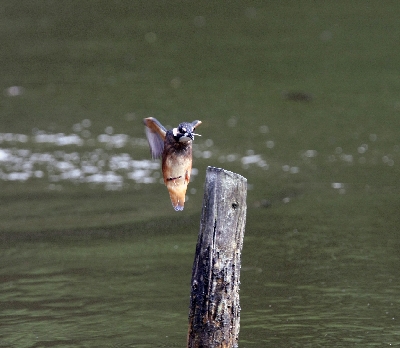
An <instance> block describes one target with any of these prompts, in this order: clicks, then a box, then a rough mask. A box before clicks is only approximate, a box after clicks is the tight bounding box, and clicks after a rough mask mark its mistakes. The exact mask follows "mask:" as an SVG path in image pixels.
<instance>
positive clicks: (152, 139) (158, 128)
mask: <svg viewBox="0 0 400 348" xmlns="http://www.w3.org/2000/svg"><path fill="white" fill-rule="evenodd" d="M143 123H144V124H145V126H146V128H145V129H146V136H147V140H148V142H149V145H150V151H151V156H152V157H153V158H158V157H160V156H161V155H162V153H163V150H164V139H165V134H166V133H167V130H166V129H165V127H164V126H163V125H162V124H161V123H160V122H158V121H157V120H156V119H155V118H154V117H147V118H145V119H143Z"/></svg>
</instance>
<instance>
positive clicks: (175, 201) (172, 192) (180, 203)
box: [167, 183, 187, 211]
mask: <svg viewBox="0 0 400 348" xmlns="http://www.w3.org/2000/svg"><path fill="white" fill-rule="evenodd" d="M167 188H168V192H169V196H170V198H171V203H172V206H173V207H174V209H175V210H176V211H181V210H183V207H184V205H185V196H186V189H187V183H184V184H181V185H174V184H172V185H167Z"/></svg>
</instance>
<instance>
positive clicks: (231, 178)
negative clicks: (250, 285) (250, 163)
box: [187, 167, 247, 348]
mask: <svg viewBox="0 0 400 348" xmlns="http://www.w3.org/2000/svg"><path fill="white" fill-rule="evenodd" d="M246 195H247V180H246V178H244V177H242V176H240V175H238V174H235V173H232V172H229V171H226V170H224V169H220V168H214V167H208V168H207V174H206V182H205V188H204V198H203V210H202V214H201V225H200V232H199V237H198V240H197V246H196V255H195V260H194V263H193V270H192V283H191V285H192V287H191V296H190V311H189V332H188V344H187V347H188V348H200V347H201V348H217V347H218V348H234V347H238V339H239V328H240V305H239V284H240V281H239V280H240V267H241V250H242V246H243V236H244V227H245V223H246Z"/></svg>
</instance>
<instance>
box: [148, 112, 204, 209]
mask: <svg viewBox="0 0 400 348" xmlns="http://www.w3.org/2000/svg"><path fill="white" fill-rule="evenodd" d="M143 123H144V124H145V126H146V127H145V131H146V137H147V140H148V142H149V146H150V152H151V156H152V158H153V159H156V158H159V157H160V156H161V157H162V174H163V179H164V184H165V185H166V186H167V189H168V192H169V196H170V198H171V203H172V206H173V207H174V209H175V211H182V210H183V208H184V205H185V195H186V190H187V186H188V184H189V181H190V174H191V172H192V143H193V140H194V136H195V135H198V136H200V134H196V133H194V131H195V129H196V127H198V126H199V125H200V124H201V123H202V122H201V121H199V120H196V121H193V122H182V123H180V124H179V125H178V127H176V128H173V129H170V130H167V129H166V128H165V127H164V126H163V125H162V124H161V123H160V122H159V121H158V120H157V119H155V118H154V117H147V118H145V119H143Z"/></svg>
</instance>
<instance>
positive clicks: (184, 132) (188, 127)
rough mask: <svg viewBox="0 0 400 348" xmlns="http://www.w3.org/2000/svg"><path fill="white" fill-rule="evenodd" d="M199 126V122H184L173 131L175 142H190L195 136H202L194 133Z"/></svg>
mask: <svg viewBox="0 0 400 348" xmlns="http://www.w3.org/2000/svg"><path fill="white" fill-rule="evenodd" d="M197 124H199V121H194V122H192V123H189V122H182V123H181V124H179V126H178V127H177V128H174V129H173V130H172V133H173V135H174V138H175V140H176V141H179V142H188V141H193V140H194V136H195V135H198V136H200V134H196V133H194V130H195V129H196V125H197Z"/></svg>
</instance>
